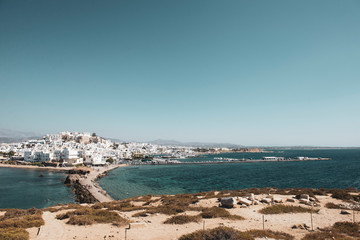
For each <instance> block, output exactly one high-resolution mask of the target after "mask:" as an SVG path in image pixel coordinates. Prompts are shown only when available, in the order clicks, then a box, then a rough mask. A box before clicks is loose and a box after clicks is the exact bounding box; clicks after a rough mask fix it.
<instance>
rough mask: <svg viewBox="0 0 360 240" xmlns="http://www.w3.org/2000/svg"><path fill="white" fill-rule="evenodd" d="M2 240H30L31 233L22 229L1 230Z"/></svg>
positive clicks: (0, 236) (0, 237)
mask: <svg viewBox="0 0 360 240" xmlns="http://www.w3.org/2000/svg"><path fill="white" fill-rule="evenodd" d="M0 239H1V240H28V239H29V233H28V232H27V231H26V230H25V229H22V228H0Z"/></svg>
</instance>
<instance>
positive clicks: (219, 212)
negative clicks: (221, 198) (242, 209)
mask: <svg viewBox="0 0 360 240" xmlns="http://www.w3.org/2000/svg"><path fill="white" fill-rule="evenodd" d="M200 216H201V217H203V218H227V219H231V220H243V219H244V218H243V217H241V216H238V215H231V214H230V213H229V211H227V210H225V209H223V208H219V207H212V208H205V209H203V211H202V213H201V214H200Z"/></svg>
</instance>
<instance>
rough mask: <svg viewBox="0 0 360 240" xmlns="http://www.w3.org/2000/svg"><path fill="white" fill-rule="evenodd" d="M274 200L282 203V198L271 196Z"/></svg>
mask: <svg viewBox="0 0 360 240" xmlns="http://www.w3.org/2000/svg"><path fill="white" fill-rule="evenodd" d="M273 200H274V202H276V203H282V201H283V200H282V199H281V198H273Z"/></svg>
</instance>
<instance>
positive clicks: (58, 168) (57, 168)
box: [0, 163, 73, 172]
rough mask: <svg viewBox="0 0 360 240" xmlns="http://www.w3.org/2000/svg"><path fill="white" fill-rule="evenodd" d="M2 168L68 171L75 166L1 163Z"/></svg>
mask: <svg viewBox="0 0 360 240" xmlns="http://www.w3.org/2000/svg"><path fill="white" fill-rule="evenodd" d="M0 168H22V169H35V170H50V171H59V172H68V171H69V170H71V169H73V167H39V166H33V165H10V164H4V163H0Z"/></svg>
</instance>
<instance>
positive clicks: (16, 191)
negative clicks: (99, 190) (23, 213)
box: [0, 168, 75, 209]
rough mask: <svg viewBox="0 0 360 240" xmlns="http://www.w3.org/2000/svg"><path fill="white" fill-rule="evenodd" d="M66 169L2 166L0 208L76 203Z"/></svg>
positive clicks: (43, 206) (42, 206)
mask: <svg viewBox="0 0 360 240" xmlns="http://www.w3.org/2000/svg"><path fill="white" fill-rule="evenodd" d="M65 178H66V174H65V173H60V172H53V171H47V170H38V169H20V168H0V208H22V209H27V208H32V207H36V208H45V207H48V206H53V205H56V204H58V203H73V202H75V201H74V194H73V193H72V191H71V188H69V187H66V186H64V182H63V181H62V180H63V179H65Z"/></svg>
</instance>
